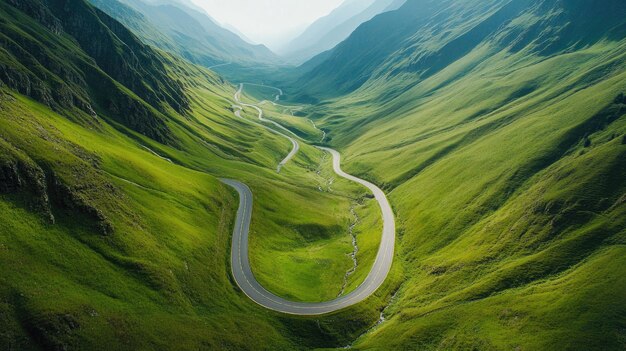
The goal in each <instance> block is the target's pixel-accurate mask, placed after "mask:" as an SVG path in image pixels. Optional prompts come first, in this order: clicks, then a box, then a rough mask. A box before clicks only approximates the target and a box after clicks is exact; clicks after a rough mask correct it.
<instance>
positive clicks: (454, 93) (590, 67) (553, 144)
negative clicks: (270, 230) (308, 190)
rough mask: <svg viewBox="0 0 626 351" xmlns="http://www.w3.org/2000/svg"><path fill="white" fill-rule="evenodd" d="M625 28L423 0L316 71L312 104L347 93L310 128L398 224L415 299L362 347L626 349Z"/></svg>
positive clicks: (596, 18)
mask: <svg viewBox="0 0 626 351" xmlns="http://www.w3.org/2000/svg"><path fill="white" fill-rule="evenodd" d="M625 18H626V4H624V3H623V2H622V1H605V2H603V3H602V6H597V3H595V2H594V1H584V0H575V1H574V0H563V1H560V0H545V1H544V0H536V1H513V2H508V1H481V2H479V3H477V2H474V1H450V2H446V1H437V2H435V1H419V0H417V1H416V0H414V1H409V2H407V4H406V5H404V7H403V8H402V9H400V10H399V11H395V12H389V13H387V14H383V15H380V16H378V17H376V18H374V19H373V20H372V21H370V22H368V23H366V24H364V25H362V26H361V27H360V28H359V29H358V30H357V31H355V33H354V34H353V35H352V36H351V37H350V38H349V39H348V40H346V41H345V42H343V43H342V44H340V45H339V46H338V47H337V48H336V49H334V50H333V51H332V52H331V53H330V55H329V57H328V58H327V61H326V62H322V63H321V64H319V65H318V66H317V67H316V68H314V69H313V71H311V72H315V73H311V74H310V75H308V76H307V77H308V78H309V79H310V80H311V84H314V85H313V86H312V87H310V90H308V91H307V87H306V86H304V90H305V91H307V93H309V94H311V95H310V96H312V97H313V98H318V97H319V96H320V95H315V94H312V92H321V93H322V95H321V96H329V95H334V94H336V91H335V90H334V89H339V90H340V91H344V92H349V94H347V95H344V96H341V97H337V98H333V99H329V100H326V101H324V103H323V104H319V105H316V106H313V107H311V108H309V109H308V111H309V116H310V117H312V118H315V119H316V124H317V125H318V126H320V127H321V128H323V129H324V130H326V131H327V132H328V136H329V139H330V141H329V143H330V144H331V145H333V146H336V147H339V148H340V149H341V150H342V151H343V152H344V153H345V154H346V163H347V164H348V167H347V169H348V170H349V171H352V172H355V173H356V174H360V175H362V176H364V177H368V178H369V179H370V180H372V181H373V182H375V183H377V184H384V186H385V188H386V190H387V191H388V192H389V194H390V198H391V201H392V205H393V206H394V209H395V211H396V216H397V218H398V222H399V223H402V224H401V226H400V228H399V233H401V234H400V235H401V239H400V244H399V248H398V251H399V257H398V262H399V263H398V264H399V265H400V266H401V267H402V271H403V272H404V274H405V277H404V282H403V283H402V284H401V285H400V287H399V289H398V292H397V294H396V295H395V298H394V299H392V300H391V302H390V305H389V307H388V308H387V309H385V311H384V314H385V320H386V321H385V322H384V323H382V324H381V325H380V326H378V327H376V328H374V329H373V330H372V331H371V332H370V333H367V334H366V335H364V336H363V337H362V338H360V339H359V340H357V341H356V343H355V344H354V346H355V348H359V349H376V350H387V349H401V350H402V349H445V350H467V349H480V350H501V349H521V350H562V349H573V350H617V349H621V348H623V347H624V346H625V344H624V337H623V335H624V334H623V329H624V320H626V319H625V316H626V304H624V301H623V298H622V297H621V295H623V291H624V288H625V287H626V279H625V278H624V277H625V275H624V266H623V263H624V259H623V257H624V254H625V252H626V251H625V249H624V247H625V246H624V244H625V243H626V242H625V238H626V221H625V220H624V218H626V217H625V216H624V215H625V213H626V203H625V202H624V199H625V198H626V181H625V179H626V168H625V165H626V162H625V160H626V100H625V98H624V96H626V83H625V82H626V73H625V72H626V20H625ZM394 23H395V24H396V25H394ZM377 38H380V39H382V38H385V40H386V41H385V43H381V42H379V41H378V40H377ZM372 39H373V40H372ZM331 70H332V71H331ZM318 77H319V78H318ZM301 84H305V83H304V80H303V81H301Z"/></svg>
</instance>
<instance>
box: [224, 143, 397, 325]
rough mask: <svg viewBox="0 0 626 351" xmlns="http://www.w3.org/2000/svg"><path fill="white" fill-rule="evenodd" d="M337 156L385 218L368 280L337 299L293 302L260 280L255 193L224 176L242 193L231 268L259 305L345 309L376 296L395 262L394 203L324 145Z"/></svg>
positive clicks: (299, 310)
mask: <svg viewBox="0 0 626 351" xmlns="http://www.w3.org/2000/svg"><path fill="white" fill-rule="evenodd" d="M321 149H323V150H325V151H327V152H329V153H331V155H332V156H333V168H334V170H335V173H337V174H338V175H339V176H341V177H344V178H346V179H349V180H351V181H354V182H357V183H359V184H362V185H363V186H365V187H367V188H368V189H369V190H370V191H372V193H373V194H374V197H375V198H376V201H378V204H379V205H380V209H381V214H382V217H383V231H382V238H381V243H380V247H379V249H378V254H377V255H376V260H375V262H374V265H373V266H372V269H371V271H370V272H369V274H368V276H367V278H365V281H364V282H363V283H362V284H361V285H360V286H359V287H357V288H356V289H355V290H354V291H352V292H351V293H349V294H347V295H344V296H342V297H339V298H337V299H334V300H331V301H327V302H320V303H303V302H293V301H289V300H286V299H283V298H281V297H278V296H276V295H274V294H272V293H271V292H269V291H267V290H266V289H265V288H263V287H262V286H261V284H259V282H257V280H256V279H255V278H254V274H253V273H252V270H251V268H250V261H249V258H248V236H249V232H250V220H251V217H252V203H253V197H252V192H251V191H250V189H249V188H248V186H246V185H245V184H243V183H241V182H238V181H236V180H230V179H222V182H224V183H225V184H227V185H230V186H231V187H233V188H235V190H237V192H238V193H239V208H238V210H237V218H236V220H235V228H234V231H233V240H232V243H233V244H232V249H231V268H232V273H233V277H234V279H235V282H236V283H237V285H238V286H239V288H241V290H242V291H243V292H244V293H245V294H246V295H247V296H248V297H249V298H250V299H252V300H253V301H254V302H256V303H257V304H259V305H261V306H263V307H265V308H268V309H270V310H274V311H277V312H282V313H288V314H294V315H319V314H326V313H330V312H334V311H338V310H341V309H344V308H346V307H349V306H352V305H354V304H357V303H359V302H361V301H363V300H365V299H366V298H368V297H369V296H370V295H372V294H373V293H374V292H375V291H376V290H378V288H379V287H380V286H381V285H382V284H383V282H384V281H385V279H386V278H387V275H388V274H389V271H390V269H391V264H392V262H393V254H394V247H395V220H394V215H393V211H392V209H391V206H390V205H389V201H388V200H387V197H386V196H385V194H384V193H383V191H382V190H381V189H380V188H378V187H377V186H376V185H374V184H372V183H370V182H368V181H366V180H363V179H360V178H357V177H355V176H352V175H350V174H347V173H345V172H343V171H342V170H341V167H340V155H339V153H338V152H337V151H335V150H332V149H328V148H321Z"/></svg>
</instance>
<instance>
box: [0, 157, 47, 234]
mask: <svg viewBox="0 0 626 351" xmlns="http://www.w3.org/2000/svg"><path fill="white" fill-rule="evenodd" d="M4 151H5V150H2V155H1V156H2V158H0V194H19V195H21V197H22V200H23V201H24V203H25V205H26V206H28V207H29V209H30V210H32V211H35V212H38V213H41V214H42V215H43V216H44V217H45V218H46V219H47V220H49V221H50V222H52V223H53V222H54V216H53V215H52V211H51V209H50V201H49V198H48V192H47V186H46V177H45V175H44V172H43V170H42V169H41V168H39V167H38V166H37V165H34V164H32V163H30V162H27V161H25V160H21V159H18V158H9V157H7V154H5V153H4Z"/></svg>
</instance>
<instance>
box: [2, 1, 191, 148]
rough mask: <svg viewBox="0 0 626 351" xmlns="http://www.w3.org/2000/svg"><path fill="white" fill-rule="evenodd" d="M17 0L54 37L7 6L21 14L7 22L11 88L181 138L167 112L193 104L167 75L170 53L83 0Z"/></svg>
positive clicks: (154, 134) (165, 137) (6, 77)
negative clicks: (141, 39) (159, 52)
mask: <svg viewBox="0 0 626 351" xmlns="http://www.w3.org/2000/svg"><path fill="white" fill-rule="evenodd" d="M11 3H12V4H14V5H15V6H17V7H18V8H20V9H22V10H23V11H24V13H26V14H28V15H31V16H33V17H34V18H37V19H38V21H39V22H40V23H41V24H40V25H44V26H46V27H47V28H48V29H49V31H50V32H52V33H53V35H50V34H49V33H46V32H42V31H36V30H34V29H33V27H34V26H35V23H34V21H33V20H32V19H30V18H28V17H25V16H24V14H21V13H18V12H17V11H16V10H15V8H13V7H11V6H9V5H8V4H6V3H5V4H3V5H2V6H3V11H5V13H6V14H7V15H8V16H13V17H14V18H19V19H20V20H19V21H11V22H4V23H3V24H2V38H3V47H4V51H3V53H2V55H3V60H2V62H3V64H2V80H3V81H4V82H5V83H6V84H7V85H8V86H9V87H10V88H13V89H15V90H17V91H19V92H21V93H23V94H26V95H28V96H31V97H33V98H34V99H36V100H38V101H39V102H42V103H44V104H46V105H48V106H50V107H52V108H54V109H55V110H63V109H72V108H78V109H80V110H82V111H83V112H87V113H88V114H90V115H92V116H93V117H96V116H97V112H99V111H103V112H106V114H107V115H108V116H109V117H112V118H114V119H115V120H116V121H117V122H119V123H121V124H123V125H125V126H127V127H129V128H131V129H133V130H136V131H138V132H140V133H142V134H144V135H147V136H149V137H151V138H154V139H156V140H159V141H161V142H164V143H175V140H174V138H173V137H172V135H171V132H170V131H169V128H168V127H167V126H166V125H165V123H164V118H165V116H164V114H167V113H168V112H167V111H169V110H174V111H176V112H181V113H182V112H184V111H185V110H186V109H187V108H188V106H189V101H188V99H187V97H186V96H185V94H184V93H183V91H182V86H181V84H180V82H177V81H174V80H173V79H171V78H170V77H169V75H168V72H167V70H166V68H165V65H166V64H167V59H166V58H164V57H162V56H160V55H157V54H156V53H155V52H154V51H153V50H152V49H151V48H149V47H148V46H145V45H144V44H142V43H141V42H139V41H138V40H137V39H136V38H135V37H134V36H133V35H132V34H131V33H130V32H129V31H128V30H126V29H125V28H123V27H121V26H120V25H119V24H116V23H115V22H113V21H112V19H111V18H110V17H108V16H107V15H105V14H104V13H102V12H100V11H97V10H95V9H93V8H91V7H90V6H87V5H86V4H84V3H83V2H80V1H76V3H71V4H70V5H71V6H74V9H73V10H72V11H69V10H67V7H65V4H64V2H62V1H59V2H54V1H49V2H48V3H47V4H48V6H46V7H44V6H43V5H41V4H40V3H37V2H21V1H15V2H11ZM85 22H86V23H85ZM57 33H59V34H57ZM93 37H98V38H99V39H100V40H98V41H94V40H93V39H92V38H93ZM43 43H46V45H44V44H43ZM74 43H76V44H78V46H76V44H74ZM66 60H70V62H67V61H66ZM118 82H119V83H121V84H122V85H124V86H125V87H122V86H120V85H119V84H118ZM126 88H127V89H126ZM128 89H130V90H131V91H132V92H131V91H129V90H128ZM103 92H106V94H103ZM155 107H156V109H155Z"/></svg>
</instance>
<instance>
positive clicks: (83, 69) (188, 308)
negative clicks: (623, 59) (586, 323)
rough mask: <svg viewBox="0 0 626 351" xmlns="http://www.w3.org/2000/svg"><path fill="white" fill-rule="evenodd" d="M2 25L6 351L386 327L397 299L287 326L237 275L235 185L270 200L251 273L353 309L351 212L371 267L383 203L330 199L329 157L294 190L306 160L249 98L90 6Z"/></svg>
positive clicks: (230, 340)
mask: <svg viewBox="0 0 626 351" xmlns="http://www.w3.org/2000/svg"><path fill="white" fill-rule="evenodd" d="M0 25H1V28H2V30H1V32H0V33H1V38H2V41H1V50H0V53H1V55H2V56H1V57H2V61H1V66H0V68H1V70H0V72H1V75H0V78H1V80H2V82H3V86H2V87H1V88H0V267H2V268H1V269H0V272H1V274H0V345H1V348H2V349H8V350H31V349H32V350H39V349H90V350H97V349H104V348H106V349H115V350H124V349H126V350H138V349H181V350H190V349H209V350H213V349H258V348H263V349H284V350H293V349H294V348H297V347H305V346H306V345H309V346H333V345H336V344H342V343H347V342H348V340H350V339H351V338H353V337H354V336H355V335H357V334H358V333H359V331H360V330H362V329H363V328H365V327H367V325H368V324H369V323H371V321H373V320H374V319H375V318H376V315H377V313H376V308H377V307H379V306H380V304H381V303H382V302H381V301H380V300H377V302H376V303H374V304H372V305H371V306H369V307H360V308H358V309H355V310H353V311H350V312H349V313H348V312H345V313H342V314H341V315H339V316H334V317H333V318H332V319H328V318H317V319H306V318H305V319H295V320H294V319H289V318H285V317H284V316H279V315H277V314H273V313H269V312H267V311H265V310H264V309H262V308H261V307H259V306H257V305H255V304H254V303H253V302H251V301H250V300H249V299H247V298H246V297H245V295H244V294H243V293H241V292H240V291H239V290H238V289H237V288H236V285H235V284H234V282H233V281H232V279H231V278H230V275H229V271H230V266H229V263H228V262H229V261H228V260H229V252H230V236H231V230H232V221H233V219H234V216H235V211H236V208H237V198H236V196H235V195H234V192H233V191H232V190H231V189H229V188H227V187H226V186H224V185H223V184H221V183H220V182H219V180H218V178H217V177H230V178H236V179H238V180H241V181H244V182H246V184H248V185H249V186H250V187H251V188H252V190H253V191H254V194H255V206H254V209H253V211H254V213H253V228H254V233H252V234H251V236H252V238H251V242H250V245H251V247H252V252H251V261H252V266H253V269H254V270H255V272H258V279H259V280H260V281H261V282H262V283H263V284H264V285H265V286H267V287H268V289H270V290H272V291H274V292H276V293H278V294H281V295H283V296H287V297H290V298H293V299H297V300H305V301H319V300H327V299H331V298H334V297H335V296H337V294H339V292H340V291H341V288H342V284H343V281H344V275H345V273H346V272H347V271H348V270H349V269H351V267H352V260H351V259H350V257H349V256H348V254H349V253H350V252H352V250H353V248H352V245H351V238H350V236H349V234H348V227H349V225H350V224H351V222H352V220H353V216H352V214H351V211H350V209H351V208H353V209H354V211H355V212H356V213H357V214H358V215H359V216H360V217H361V218H363V220H362V224H359V225H357V226H356V227H355V231H356V232H358V233H361V234H362V235H363V237H364V238H371V239H370V240H369V243H368V244H364V250H363V252H362V253H360V254H359V255H360V259H361V261H362V262H363V265H364V266H367V262H368V260H369V261H370V262H371V259H372V257H373V251H374V250H375V248H376V245H377V234H378V230H379V229H378V228H379V225H380V224H379V223H377V220H379V218H378V217H377V216H375V212H374V211H373V208H375V207H373V206H375V204H374V203H372V201H371V200H368V199H366V198H365V196H364V195H365V194H364V190H363V189H362V188H360V187H357V186H354V185H353V184H351V183H349V182H347V181H341V180H336V181H334V182H333V183H332V189H330V187H329V186H328V185H327V184H328V182H329V180H328V179H329V178H331V177H332V173H331V168H330V166H331V165H330V159H329V158H328V157H327V156H325V155H324V153H322V152H321V151H319V150H317V149H314V148H313V147H311V146H308V145H304V144H303V145H302V149H301V151H300V152H299V153H298V155H297V157H296V158H295V159H294V160H292V161H291V162H290V163H289V164H288V165H287V166H286V167H284V168H283V170H282V171H281V173H280V174H277V173H276V171H275V170H276V165H277V164H278V162H280V160H281V159H282V158H283V157H284V156H285V155H286V154H287V152H288V151H289V147H290V146H291V145H290V144H291V143H290V142H289V141H287V140H285V139H283V138H281V137H279V136H276V135H275V134H273V133H270V132H268V131H266V130H265V129H263V128H260V127H258V126H257V125H256V124H254V123H253V122H252V121H253V120H256V115H255V114H254V110H252V109H246V110H245V111H244V113H243V118H242V119H238V118H236V117H235V116H234V115H233V111H232V110H231V108H232V107H231V104H232V102H231V99H232V96H233V94H234V93H235V87H234V86H232V85H230V84H227V83H225V82H224V81H223V80H221V79H220V78H219V77H217V76H215V75H214V74H213V73H211V72H210V71H208V70H206V69H203V68H200V67H198V66H194V65H192V64H190V63H188V62H186V61H183V60H182V59H180V58H177V57H174V56H170V55H168V54H164V53H162V52H160V51H158V50H156V49H153V48H151V47H148V46H146V45H144V44H142V43H141V42H140V41H139V40H138V39H137V38H136V37H135V36H134V35H133V34H132V33H131V32H130V31H128V30H127V29H126V28H124V27H123V26H122V25H121V24H119V23H118V22H116V21H115V20H113V19H111V18H110V17H108V16H107V15H105V14H104V13H102V12H100V11H98V10H97V9H95V8H93V7H92V6H90V5H88V4H87V3H85V2H84V1H82V0H68V1H66V0H46V1H41V2H40V1H29V2H21V1H11V2H10V3H5V2H3V3H1V4H0ZM88 39H89V40H88ZM268 116H272V117H276V118H281V119H285V120H289V121H294V120H295V119H294V118H293V117H291V116H290V115H289V114H288V113H287V112H285V111H282V110H280V109H275V110H272V109H269V111H268ZM296 122H297V120H296ZM298 127H300V128H302V127H304V126H303V125H302V124H299V123H296V129H297V128H298ZM303 130H304V131H303V132H301V133H302V134H303V135H309V134H310V135H312V136H314V137H315V138H316V139H317V138H319V134H317V133H319V131H316V130H311V129H310V128H308V125H307V126H306V127H304V128H303ZM363 272H365V273H366V272H367V270H366V269H364V270H363ZM303 277H304V278H303ZM363 277H364V274H362V273H361V271H359V272H358V274H355V275H353V276H352V277H351V278H350V279H349V281H348V284H349V286H348V290H350V289H352V288H354V286H355V285H356V284H357V283H358V281H359V279H363ZM348 290H347V291H348ZM387 293H388V292H387ZM337 320H343V321H353V322H350V323H339V324H335V323H331V322H333V321H337ZM345 325H350V326H349V327H345ZM339 328H341V330H340V329H339ZM250 339H253V340H254V343H250V342H249V340H250Z"/></svg>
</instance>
